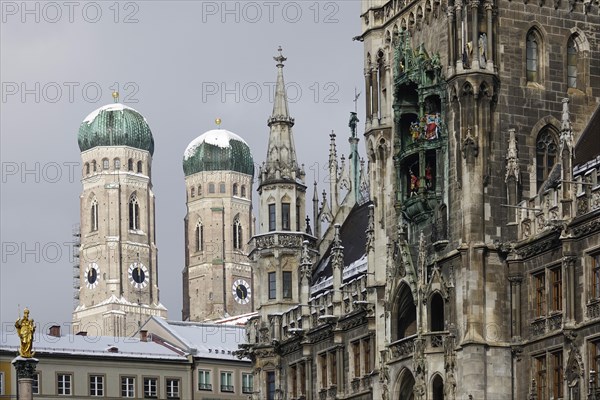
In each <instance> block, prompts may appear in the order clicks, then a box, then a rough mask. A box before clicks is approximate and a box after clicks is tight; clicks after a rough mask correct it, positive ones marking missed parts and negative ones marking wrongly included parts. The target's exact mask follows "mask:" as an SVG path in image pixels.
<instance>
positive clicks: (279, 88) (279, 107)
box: [269, 46, 294, 127]
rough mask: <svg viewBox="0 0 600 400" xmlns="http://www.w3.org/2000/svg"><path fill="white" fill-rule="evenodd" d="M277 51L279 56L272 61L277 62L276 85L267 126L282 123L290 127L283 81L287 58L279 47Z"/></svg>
mask: <svg viewBox="0 0 600 400" xmlns="http://www.w3.org/2000/svg"><path fill="white" fill-rule="evenodd" d="M277 51H279V55H278V56H276V57H273V59H274V60H275V61H277V64H276V65H277V84H276V86H275V101H274V102H273V113H272V114H271V118H269V126H271V125H272V124H274V123H276V122H283V123H286V124H289V126H290V127H291V126H293V125H294V119H293V118H291V117H290V113H289V110H288V100H287V94H286V92H285V82H284V80H283V62H284V61H286V60H287V58H286V57H284V56H283V54H282V53H281V52H282V50H281V46H279V49H277Z"/></svg>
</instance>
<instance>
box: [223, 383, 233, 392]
mask: <svg viewBox="0 0 600 400" xmlns="http://www.w3.org/2000/svg"><path fill="white" fill-rule="evenodd" d="M221 392H233V386H231V385H221Z"/></svg>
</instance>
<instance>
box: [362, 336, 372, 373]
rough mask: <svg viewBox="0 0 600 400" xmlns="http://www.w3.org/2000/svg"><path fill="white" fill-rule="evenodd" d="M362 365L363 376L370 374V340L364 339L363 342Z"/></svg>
mask: <svg viewBox="0 0 600 400" xmlns="http://www.w3.org/2000/svg"><path fill="white" fill-rule="evenodd" d="M362 344H363V364H364V366H365V372H364V373H365V374H369V373H371V339H364V340H363V342H362Z"/></svg>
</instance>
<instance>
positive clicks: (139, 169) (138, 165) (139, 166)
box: [137, 161, 142, 174]
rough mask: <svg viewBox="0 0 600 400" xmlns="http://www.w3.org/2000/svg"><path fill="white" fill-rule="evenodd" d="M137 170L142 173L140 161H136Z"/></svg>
mask: <svg viewBox="0 0 600 400" xmlns="http://www.w3.org/2000/svg"><path fill="white" fill-rule="evenodd" d="M137 172H138V174H141V173H142V162H141V161H138V162H137Z"/></svg>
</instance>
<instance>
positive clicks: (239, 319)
mask: <svg viewBox="0 0 600 400" xmlns="http://www.w3.org/2000/svg"><path fill="white" fill-rule="evenodd" d="M257 315H258V313H257V312H256V311H255V312H251V313H248V314H242V315H236V316H233V317H227V318H222V319H217V320H215V321H212V323H213V324H221V325H239V326H244V325H246V322H248V320H249V319H250V318H252V317H255V316H257Z"/></svg>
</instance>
